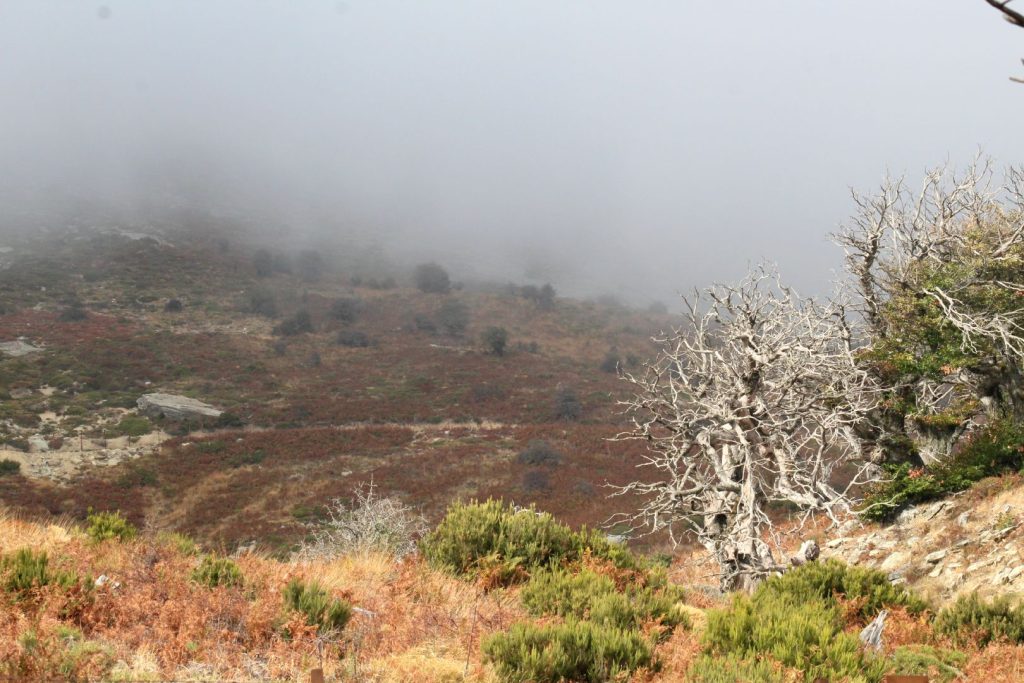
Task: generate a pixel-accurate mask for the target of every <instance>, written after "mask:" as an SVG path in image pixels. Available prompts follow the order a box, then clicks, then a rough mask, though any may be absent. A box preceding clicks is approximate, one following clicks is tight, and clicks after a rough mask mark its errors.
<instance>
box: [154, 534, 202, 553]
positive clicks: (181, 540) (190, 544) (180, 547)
mask: <svg viewBox="0 0 1024 683" xmlns="http://www.w3.org/2000/svg"><path fill="white" fill-rule="evenodd" d="M156 540H157V542H158V543H161V544H163V545H166V546H170V547H171V548H174V550H175V551H176V552H179V553H181V554H182V555H196V554H198V553H199V546H198V545H197V544H196V542H195V541H194V540H192V539H191V538H189V537H188V536H186V535H185V534H179V533H177V532H174V531H161V532H160V533H158V534H157V535H156Z"/></svg>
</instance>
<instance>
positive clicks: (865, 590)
mask: <svg viewBox="0 0 1024 683" xmlns="http://www.w3.org/2000/svg"><path fill="white" fill-rule="evenodd" d="M769 593H773V594H778V595H790V596H794V597H795V598H797V599H798V600H815V599H820V600H825V601H827V602H828V603H829V605H834V604H836V598H838V597H842V598H843V599H844V600H846V601H847V602H849V603H853V604H855V605H857V606H858V608H857V614H858V615H859V616H860V618H861V619H862V620H863V621H870V620H871V619H874V618H875V616H876V615H877V614H878V612H879V611H881V610H882V609H883V608H892V607H905V608H906V609H907V611H908V612H910V613H911V614H920V613H921V612H923V611H924V610H925V609H927V607H928V605H927V603H925V601H924V600H922V599H921V598H919V597H917V596H916V595H914V594H913V593H911V592H910V591H908V590H906V589H905V588H902V587H901V586H894V585H892V584H891V583H890V582H889V580H888V578H886V575H885V574H884V573H883V572H880V571H877V570H875V569H869V568H866V567H857V566H852V565H847V564H844V563H842V562H840V561H839V560H836V559H828V560H826V561H824V562H808V563H807V564H804V565H802V566H800V567H797V568H796V569H793V570H791V571H788V572H786V573H785V574H783V575H782V576H774V577H772V578H770V579H768V580H767V581H765V582H764V583H762V584H761V585H760V586H759V587H758V589H757V595H765V594H769Z"/></svg>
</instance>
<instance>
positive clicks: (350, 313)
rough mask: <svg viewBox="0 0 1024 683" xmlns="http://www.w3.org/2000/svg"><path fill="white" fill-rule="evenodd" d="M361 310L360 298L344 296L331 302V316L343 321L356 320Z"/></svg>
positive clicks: (361, 302) (350, 321)
mask: <svg viewBox="0 0 1024 683" xmlns="http://www.w3.org/2000/svg"><path fill="white" fill-rule="evenodd" d="M362 311H363V301H362V299H355V298H345V299H337V300H335V301H334V303H332V304H331V317H332V318H334V319H335V320H340V321H341V322H343V323H352V322H355V321H356V318H358V317H359V314H360V313H362Z"/></svg>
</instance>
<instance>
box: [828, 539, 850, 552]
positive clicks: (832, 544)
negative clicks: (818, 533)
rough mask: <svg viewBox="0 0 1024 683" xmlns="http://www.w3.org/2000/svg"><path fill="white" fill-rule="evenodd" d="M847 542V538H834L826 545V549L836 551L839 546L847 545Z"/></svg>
mask: <svg viewBox="0 0 1024 683" xmlns="http://www.w3.org/2000/svg"><path fill="white" fill-rule="evenodd" d="M846 540H847V539H845V538H833V539H832V540H831V541H829V542H828V543H826V544H825V547H826V548H831V549H833V550H834V549H836V548H838V547H839V546H841V545H842V544H844V543H846Z"/></svg>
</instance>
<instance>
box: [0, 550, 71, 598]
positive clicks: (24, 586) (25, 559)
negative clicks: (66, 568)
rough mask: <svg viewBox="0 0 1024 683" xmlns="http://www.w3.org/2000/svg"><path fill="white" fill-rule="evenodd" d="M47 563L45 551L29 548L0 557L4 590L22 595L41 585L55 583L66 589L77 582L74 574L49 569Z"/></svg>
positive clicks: (48, 562)
mask: <svg viewBox="0 0 1024 683" xmlns="http://www.w3.org/2000/svg"><path fill="white" fill-rule="evenodd" d="M49 564H50V560H49V558H48V557H47V555H46V553H45V552H40V553H35V552H33V551H32V550H30V549H29V548H22V549H21V550H19V551H18V552H16V553H14V554H13V555H7V556H4V557H3V558H0V574H2V575H3V587H4V590H5V591H6V592H8V593H13V594H15V595H17V596H19V597H23V596H25V595H27V594H28V593H29V592H30V591H32V590H34V589H37V588H42V587H43V586H49V585H56V586H60V587H61V588H65V589H68V588H71V587H72V586H74V585H75V584H77V583H78V576H77V575H76V574H74V573H71V572H54V571H51V570H50V567H49Z"/></svg>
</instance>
